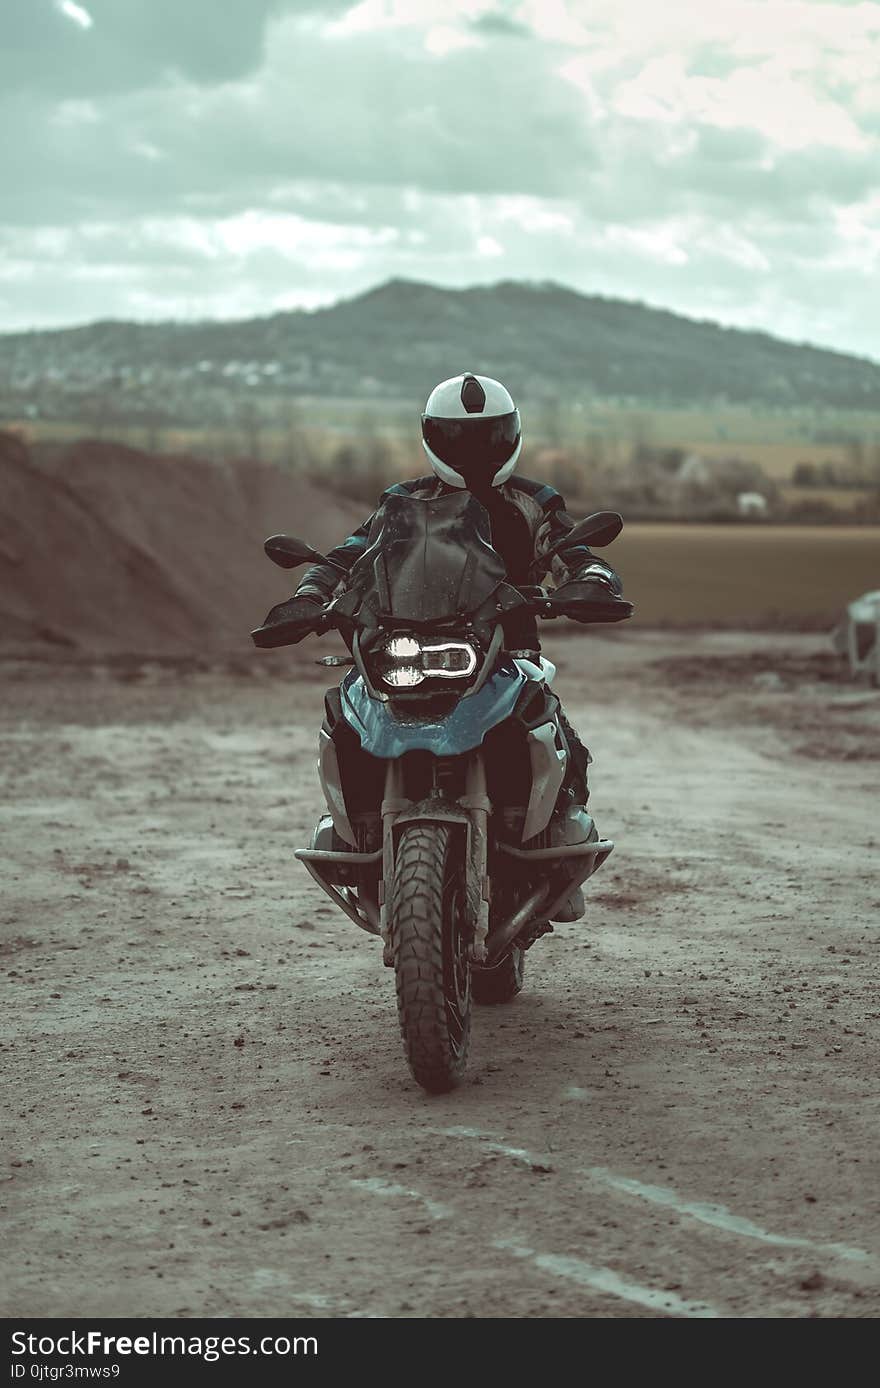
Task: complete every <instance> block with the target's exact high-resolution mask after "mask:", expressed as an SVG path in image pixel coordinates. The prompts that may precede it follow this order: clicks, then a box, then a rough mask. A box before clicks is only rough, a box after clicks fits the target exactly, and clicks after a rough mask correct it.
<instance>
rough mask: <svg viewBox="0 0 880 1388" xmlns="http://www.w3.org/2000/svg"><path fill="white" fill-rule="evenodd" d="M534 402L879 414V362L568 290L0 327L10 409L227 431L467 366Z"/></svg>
mask: <svg viewBox="0 0 880 1388" xmlns="http://www.w3.org/2000/svg"><path fill="white" fill-rule="evenodd" d="M463 369H465V370H476V371H482V372H486V373H488V374H490V375H496V376H499V377H500V378H502V379H503V380H504V381H505V382H507V383H509V384H510V386H511V388H512V389H513V390H514V392H515V393H517V394H518V395H519V396H520V397H521V398H522V399H524V400H526V401H532V402H534V401H536V400H541V399H545V400H546V399H551V400H559V399H563V400H583V401H584V402H585V403H589V402H590V401H591V400H595V399H597V398H599V399H608V400H617V401H621V400H622V401H626V402H629V403H632V404H634V405H639V406H647V407H650V406H655V407H656V406H670V405H672V406H686V407H694V406H696V407H703V408H705V407H712V406H720V405H722V404H735V405H743V404H744V405H755V406H763V407H767V406H769V407H771V408H779V409H795V410H799V409H817V408H829V409H836V410H877V409H880V365H878V364H877V363H875V362H872V361H869V360H866V359H863V358H859V357H853V356H848V355H846V354H845V353H841V352H834V351H830V350H827V349H823V348H819V347H812V346H808V345H803V344H796V343H791V342H785V341H782V340H781V339H778V338H775V337H771V336H769V335H768V334H766V333H758V332H746V331H742V330H740V329H735V328H724V327H721V326H719V325H718V324H717V323H712V322H698V321H695V320H692V319H689V318H684V317H682V316H680V315H678V314H675V313H670V312H667V311H665V310H662V309H656V308H649V307H647V306H645V305H643V304H639V303H630V302H626V301H624V300H620V299H607V298H601V297H599V296H596V295H583V294H579V293H576V292H575V291H574V290H571V289H566V288H564V287H562V286H560V285H555V284H529V283H519V282H505V283H501V284H496V285H494V286H490V287H482V288H472V289H438V288H435V287H433V286H431V285H427V284H418V283H413V282H410V281H406V280H391V281H389V282H388V283H387V284H384V285H381V286H380V287H378V288H376V289H373V290H371V291H369V292H368V293H365V294H361V295H359V296H358V297H356V298H353V299H349V300H346V301H343V302H340V303H337V304H335V305H333V306H332V307H330V308H325V309H320V310H316V311H314V312H305V311H294V312H286V313H278V314H274V315H272V316H270V317H264V318H254V319H249V320H246V321H239V322H200V323H155V324H138V323H125V322H102V323H93V324H90V325H88V326H85V327H79V328H71V329H62V330H56V331H51V332H46V331H43V332H31V333H17V334H5V335H0V412H2V413H3V414H4V415H5V416H6V418H20V417H22V415H27V414H30V415H31V416H35V415H36V416H39V417H42V418H49V419H51V418H66V419H70V418H73V419H83V420H89V419H90V418H93V417H95V416H96V415H100V414H101V412H102V411H103V412H104V413H105V414H106V415H109V416H110V417H111V418H112V419H113V420H114V422H122V421H128V422H144V421H154V422H156V423H162V424H167V423H177V424H185V423H193V424H200V423H204V422H211V423H213V424H218V425H219V424H222V423H223V421H224V420H229V419H233V418H234V419H237V420H238V421H239V422H240V420H241V415H242V410H244V409H246V408H249V407H251V406H253V407H255V408H257V409H259V410H264V409H265V408H268V407H269V406H270V405H271V403H272V402H273V401H274V402H277V401H279V400H281V399H290V398H292V397H297V396H320V397H325V398H347V399H352V398H355V399H356V398H359V397H360V398H365V399H371V400H376V399H377V398H378V399H383V398H385V399H389V400H391V399H394V400H406V401H410V400H411V401H412V402H413V403H416V402H421V401H422V400H423V399H424V398H425V396H426V394H427V392H428V391H429V390H430V388H431V387H432V386H433V385H434V384H435V383H436V381H437V380H439V379H441V378H443V377H444V376H448V375H452V374H454V373H456V372H458V371H460V370H463Z"/></svg>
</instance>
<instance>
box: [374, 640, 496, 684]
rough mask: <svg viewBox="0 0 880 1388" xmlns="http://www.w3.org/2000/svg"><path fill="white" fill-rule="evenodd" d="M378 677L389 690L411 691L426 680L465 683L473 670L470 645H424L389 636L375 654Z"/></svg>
mask: <svg viewBox="0 0 880 1388" xmlns="http://www.w3.org/2000/svg"><path fill="white" fill-rule="evenodd" d="M378 654H379V661H378V665H379V673H380V675H381V678H382V680H383V682H384V683H385V684H387V685H388V686H389V687H390V688H391V689H412V688H414V687H415V685H417V684H421V683H422V681H423V680H426V679H444V680H459V679H467V677H468V675H472V674H473V673H474V671H475V670H476V668H477V652H476V650H475V648H474V647H473V646H472V645H471V643H470V641H427V642H421V641H419V640H418V638H417V637H415V636H392V638H391V640H390V641H387V642H386V643H385V645H384V646H383V647H382V648H381V650H380V651H379V653H378Z"/></svg>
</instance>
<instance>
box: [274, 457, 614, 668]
mask: <svg viewBox="0 0 880 1388" xmlns="http://www.w3.org/2000/svg"><path fill="white" fill-rule="evenodd" d="M454 490H455V489H454V488H453V487H450V486H448V485H447V484H446V483H445V482H442V481H440V480H439V478H437V477H435V476H433V475H431V476H428V477H418V478H415V479H414V480H413V481H409V482H397V483H395V484H394V485H393V486H391V487H389V488H388V489H387V490H386V491H385V492H384V493H383V496H382V500H384V499H385V498H386V497H388V496H392V495H394V494H395V493H396V494H402V495H405V496H413V497H418V498H420V499H433V498H436V497H442V496H447V495H449V494H450V493H451V492H453V491H454ZM479 500H480V501H481V502H482V504H483V505H484V506H485V508H486V510H487V511H488V513H489V519H490V523H491V527H492V544H493V546H494V548H495V549H496V550H497V552H498V553H499V555H500V556H501V558H502V560H503V561H504V565H505V568H506V569H507V577H508V579H509V580H510V582H511V583H515V584H537V583H541V582H542V581H543V579H544V578H545V577H546V575H547V574H548V572H549V573H550V575H551V576H552V578H553V580H554V582H555V583H556V584H557V585H558V584H561V583H564V582H567V581H571V580H574V579H580V578H590V579H598V580H600V581H601V582H603V583H604V584H607V585H608V587H609V588H610V590H611V591H612V592H613V593H614V594H615V595H616V596H620V594H621V592H622V587H623V585H622V583H621V581H620V578H619V577H618V575H617V574H616V573H615V571H614V570H613V569H612V568H611V566H610V565H609V564H606V563H605V561H604V560H603V559H600V558H599V557H598V556H597V555H595V554H593V552H592V551H591V550H590V549H588V548H587V546H586V545H579V544H575V545H572V546H571V547H570V548H568V549H566V548H564V547H563V548H562V549H561V550H560V551H559V552H558V553H557V554H554V555H553V556H552V557H551V558H550V559H549V560H547V559H546V557H545V556H546V555H547V552H548V551H549V550H550V549H551V548H552V547H553V546H554V545H555V544H557V543H558V541H559V540H560V539H562V538H563V536H564V535H565V534H566V532H567V531H569V530H571V528H572V526H573V525H574V521H573V520H572V519H571V517H570V516H569V515H568V513H567V511H566V509H565V502H564V500H563V498H562V496H561V495H560V493H559V492H558V491H556V489H555V487H550V486H548V485H546V484H545V483H543V482H535V481H532V480H530V479H529V478H527V477H519V476H513V477H511V478H510V480H509V481H507V482H505V483H503V484H502V485H501V486H499V487H493V488H491V490H490V491H488V492H487V493H486V494H484V495H480V497H479ZM380 504H381V503H380ZM373 519H374V517H373V516H370V517H369V519H368V520H366V521H364V523H363V525H361V526H359V527H358V529H357V530H355V532H354V533H353V534H352V535H349V537H348V539H347V540H345V541H344V542H343V543H342V544H341V545H338V546H337V547H336V548H335V549H333V550H331V551H330V553H329V555H328V558H329V559H331V560H333V565H332V566H331V565H329V564H313V565H312V566H311V568H309V569H307V570H306V573H305V575H304V576H303V579H302V582H301V583H300V585H299V587H298V588H297V590H296V596H297V597H308V596H311V597H315V598H318V599H320V600H321V601H322V602H325V603H326V602H329V601H330V599H331V598H332V597H333V596H334V595H335V593H336V590H337V588H338V587H340V585H341V584H342V585H343V586H344V579H342V580H341V579H340V569H342V570H344V571H345V572H346V573H347V572H348V570H350V569H351V567H352V565H353V564H354V563H355V561H356V560H357V559H359V558H360V556H361V555H362V554H363V553H364V551H365V550H366V549H367V547H368V544H369V538H368V537H369V535H370V530H371V527H372V524H373ZM519 637H520V640H521V643H522V644H523V645H526V646H530V647H532V648H533V649H537V648H538V646H537V634H536V631H535V626H534V622H533V621H532V622H530V624H529V629H528V630H525V629H523V630H522V631H521V632H520V633H519Z"/></svg>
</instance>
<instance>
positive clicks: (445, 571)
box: [348, 491, 505, 622]
mask: <svg viewBox="0 0 880 1388" xmlns="http://www.w3.org/2000/svg"><path fill="white" fill-rule="evenodd" d="M504 576H505V568H504V563H503V561H502V560H501V558H500V556H499V555H498V554H497V553H496V551H495V550H494V549H493V548H492V543H491V529H490V525H489V516H488V514H487V512H486V509H485V507H484V506H481V504H480V502H479V501H477V500H476V498H475V497H473V496H471V494H470V492H466V491H462V492H455V493H452V494H450V495H448V496H442V497H437V498H434V499H425V500H423V499H420V498H417V497H412V496H406V495H402V494H401V495H395V494H392V495H391V496H389V497H387V498H386V500H385V501H384V502H383V504H382V506H381V507H380V508H379V510H378V511H377V512H376V515H375V517H374V520H373V525H372V528H371V531H370V536H369V548H368V549H367V550H365V552H364V553H363V554H362V555H361V557H360V559H358V561H357V563H356V564H355V565H354V566H353V568H352V570H351V573H350V575H349V582H348V587H349V588H350V589H351V590H353V591H354V592H356V593H357V594H358V595H359V596H360V598H361V601H362V602H364V603H368V605H369V606H370V607H372V608H374V610H375V611H376V612H384V613H388V614H390V615H392V616H394V617H397V618H399V619H400V620H401V621H412V622H432V621H441V620H443V619H444V618H450V617H454V616H456V615H458V614H465V613H471V612H476V611H477V609H478V608H479V607H481V606H482V604H483V603H484V602H485V601H486V599H487V598H489V597H491V595H492V594H493V593H494V591H495V589H496V588H497V587H498V585H499V584H500V583H501V582H502V581H503V579H504Z"/></svg>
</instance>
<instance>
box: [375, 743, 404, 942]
mask: <svg viewBox="0 0 880 1388" xmlns="http://www.w3.org/2000/svg"><path fill="white" fill-rule="evenodd" d="M408 804H409V801H408V800H406V799H404V797H403V767H402V766H401V764H400V762H399V761H390V762H389V763H388V770H387V771H386V773H385V795H384V798H383V800H382V881H381V882H380V883H379V933H380V934H381V936H382V940H383V942H384V944H385V949H386V951H387V950H388V949H389V946H390V940H389V933H390V927H389V921H388V907H389V898H390V896H391V883H392V880H393V878H394V833H393V825H394V821H395V819H396V817H397V815H398V814H400V811H401V810H404V809H406V807H407V805H408Z"/></svg>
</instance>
